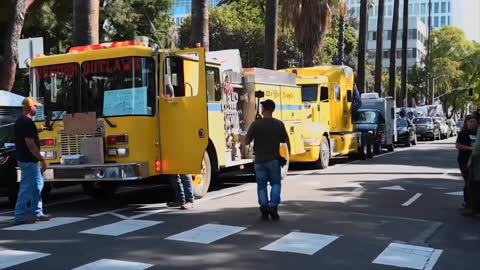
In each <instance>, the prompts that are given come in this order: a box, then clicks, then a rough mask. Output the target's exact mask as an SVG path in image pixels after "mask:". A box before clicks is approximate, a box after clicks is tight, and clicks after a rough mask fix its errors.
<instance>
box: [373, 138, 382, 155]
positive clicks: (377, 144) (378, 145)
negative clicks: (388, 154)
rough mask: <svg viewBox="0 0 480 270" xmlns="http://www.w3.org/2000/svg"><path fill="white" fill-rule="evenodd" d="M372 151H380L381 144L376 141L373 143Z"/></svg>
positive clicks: (377, 153) (378, 152) (377, 152)
mask: <svg viewBox="0 0 480 270" xmlns="http://www.w3.org/2000/svg"><path fill="white" fill-rule="evenodd" d="M373 153H375V155H379V154H381V153H382V146H381V145H380V143H379V142H377V141H376V142H374V143H373Z"/></svg>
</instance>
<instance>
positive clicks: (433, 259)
mask: <svg viewBox="0 0 480 270" xmlns="http://www.w3.org/2000/svg"><path fill="white" fill-rule="evenodd" d="M442 253H443V250H441V249H435V250H434V251H433V254H432V256H431V257H430V259H429V260H428V263H427V265H426V266H425V270H432V269H433V267H434V266H435V264H436V263H437V261H438V259H439V258H440V256H441V255H442Z"/></svg>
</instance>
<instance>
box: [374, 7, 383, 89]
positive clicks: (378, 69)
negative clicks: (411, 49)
mask: <svg viewBox="0 0 480 270" xmlns="http://www.w3.org/2000/svg"><path fill="white" fill-rule="evenodd" d="M384 13H385V0H379V1H378V15H377V48H376V56H375V86H374V91H376V92H377V93H378V95H379V96H382V74H383V24H384Z"/></svg>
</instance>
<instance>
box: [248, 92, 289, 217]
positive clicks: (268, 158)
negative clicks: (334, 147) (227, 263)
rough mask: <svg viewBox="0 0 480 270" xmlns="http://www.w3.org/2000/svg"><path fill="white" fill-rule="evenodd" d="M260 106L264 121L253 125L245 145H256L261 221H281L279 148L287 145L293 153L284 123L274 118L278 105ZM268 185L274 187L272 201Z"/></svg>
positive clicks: (271, 192) (269, 101) (265, 103)
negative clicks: (281, 145)
mask: <svg viewBox="0 0 480 270" xmlns="http://www.w3.org/2000/svg"><path fill="white" fill-rule="evenodd" d="M261 104H262V116H263V118H261V119H257V120H256V121H255V122H253V123H252V124H251V125H250V127H249V129H248V132H247V136H246V138H245V143H246V144H247V145H248V144H250V143H251V142H252V141H253V142H254V145H253V150H254V152H255V173H256V177H257V193H258V203H259V205H260V212H261V214H262V219H263V220H268V219H269V216H271V218H272V220H279V219H280V216H279V215H278V210H277V208H278V205H279V204H280V193H281V188H282V186H281V179H282V176H281V164H280V160H281V157H280V144H281V143H287V144H288V147H289V150H290V142H289V139H288V134H287V131H286V130H285V125H284V124H283V122H282V121H280V120H278V119H275V118H273V117H272V114H273V112H274V111H275V102H273V101H272V100H270V99H267V100H265V101H263V102H261ZM268 182H270V186H271V191H270V200H269V198H268V193H267V184H268Z"/></svg>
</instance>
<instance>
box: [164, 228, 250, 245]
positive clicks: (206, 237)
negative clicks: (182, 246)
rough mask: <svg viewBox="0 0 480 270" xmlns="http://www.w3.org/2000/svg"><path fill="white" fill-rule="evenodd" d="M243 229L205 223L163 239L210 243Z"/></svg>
mask: <svg viewBox="0 0 480 270" xmlns="http://www.w3.org/2000/svg"><path fill="white" fill-rule="evenodd" d="M245 229H246V228H245V227H237V226H228V225H220V224H205V225H202V226H200V227H197V228H195V229H192V230H189V231H185V232H182V233H179V234H176V235H172V236H169V237H167V238H165V239H167V240H176V241H185V242H192V243H200V244H210V243H213V242H215V241H218V240H220V239H222V238H225V237H227V236H230V235H232V234H236V233H238V232H241V231H243V230H245Z"/></svg>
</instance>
